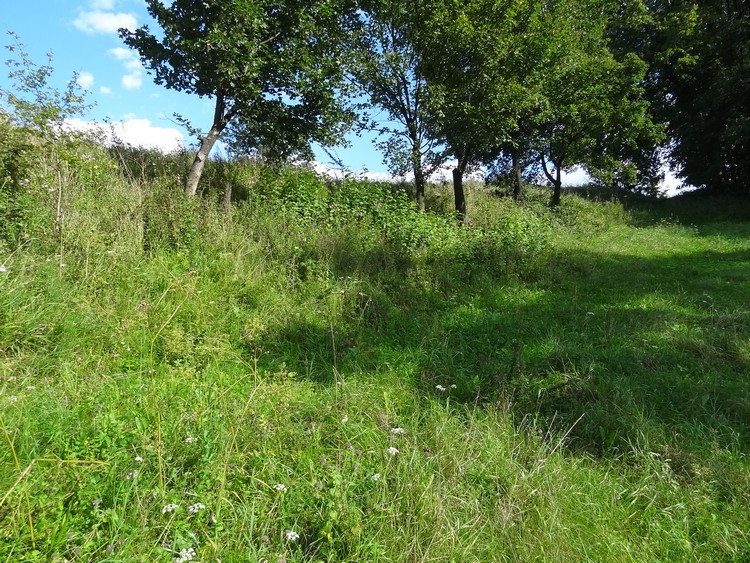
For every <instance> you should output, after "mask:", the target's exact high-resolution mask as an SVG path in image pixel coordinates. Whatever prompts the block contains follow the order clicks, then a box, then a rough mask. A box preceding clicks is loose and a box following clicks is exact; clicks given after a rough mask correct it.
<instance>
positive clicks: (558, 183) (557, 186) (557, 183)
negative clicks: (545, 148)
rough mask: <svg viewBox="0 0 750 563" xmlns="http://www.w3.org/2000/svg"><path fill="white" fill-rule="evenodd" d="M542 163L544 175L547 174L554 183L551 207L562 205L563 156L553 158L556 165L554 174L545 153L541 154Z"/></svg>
mask: <svg viewBox="0 0 750 563" xmlns="http://www.w3.org/2000/svg"><path fill="white" fill-rule="evenodd" d="M540 160H541V163H542V170H543V171H544V175H545V176H547V179H548V180H549V181H550V183H551V184H552V188H553V191H552V199H551V200H550V202H549V204H550V207H557V206H558V205H560V195H561V193H562V167H563V158H560V159H559V160H557V161H556V160H554V159H552V164H554V166H555V175H554V176H553V175H552V173H551V172H550V171H549V169H548V168H547V159H546V158H544V155H541V157H540Z"/></svg>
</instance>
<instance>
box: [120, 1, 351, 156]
mask: <svg viewBox="0 0 750 563" xmlns="http://www.w3.org/2000/svg"><path fill="white" fill-rule="evenodd" d="M147 4H148V10H149V13H150V14H151V15H152V16H153V17H154V19H155V20H156V21H157V22H158V24H159V26H160V27H161V29H162V33H161V35H160V36H159V37H157V36H156V35H154V34H153V33H151V31H150V30H149V28H148V26H143V27H141V28H139V29H137V30H135V31H129V30H126V29H121V30H120V35H121V37H122V38H123V40H124V41H125V43H126V44H127V45H128V46H130V47H132V48H135V49H137V50H138V51H139V53H140V55H141V60H142V62H143V64H144V65H145V66H146V67H147V68H148V69H150V70H151V71H152V72H153V74H154V79H155V81H156V82H157V83H158V84H163V85H164V86H166V87H167V88H171V89H174V90H180V91H184V92H188V93H194V94H198V95H199V96H210V97H214V98H217V99H220V100H222V102H223V107H222V108H221V109H222V110H223V111H222V112H221V113H222V116H221V117H222V118H223V122H222V123H221V124H220V125H221V128H223V126H225V125H227V124H228V123H230V122H231V121H232V120H233V119H234V118H237V119H236V122H237V124H236V126H235V129H234V133H235V143H234V146H235V147H236V148H238V149H239V148H242V149H244V150H259V149H260V148H261V147H260V146H259V145H261V144H262V145H263V146H272V147H274V149H273V150H274V151H275V152H276V153H279V154H283V153H286V152H293V151H295V150H301V149H303V148H304V147H306V146H307V145H308V144H309V142H310V141H311V140H313V139H314V140H318V141H321V142H326V141H328V142H330V141H332V140H333V136H334V133H333V132H332V129H334V130H335V128H336V126H337V125H338V124H339V123H340V122H341V118H342V117H343V115H344V114H343V113H342V110H341V107H340V103H339V100H338V98H337V97H336V90H337V88H338V87H339V85H340V83H341V80H342V72H343V71H342V61H341V57H340V45H341V42H342V40H343V39H344V38H345V37H346V34H347V30H348V29H349V26H350V25H351V22H352V21H353V19H352V18H353V17H354V14H353V10H352V5H351V3H350V2H348V0H315V1H313V2H310V1H307V0H305V1H302V0H236V1H233V2H223V1H218V0H206V1H203V2H195V1H192V0H176V1H175V2H172V3H171V4H169V5H165V4H164V3H162V2H160V1H157V0H148V1H147ZM215 125H217V123H216V120H215ZM302 140H304V142H302ZM287 144H288V146H287ZM282 147H284V148H283V149H282Z"/></svg>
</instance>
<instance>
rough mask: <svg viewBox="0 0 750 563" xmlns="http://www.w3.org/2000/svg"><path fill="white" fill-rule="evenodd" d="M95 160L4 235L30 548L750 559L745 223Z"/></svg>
mask: <svg viewBox="0 0 750 563" xmlns="http://www.w3.org/2000/svg"><path fill="white" fill-rule="evenodd" d="M136 156H137V155H136ZM130 157H133V155H130ZM144 158H145V157H144ZM121 160H123V159H121ZM77 162H78V165H77V166H78V167H77V168H72V169H69V170H67V169H66V173H65V174H59V175H57V174H55V175H52V173H51V171H50V170H52V169H48V170H47V173H48V174H50V177H51V178H53V179H54V178H58V181H59V182H60V183H57V184H51V185H52V186H53V188H52V189H53V190H55V189H56V190H60V189H62V190H63V191H62V200H61V201H62V210H63V221H62V223H61V225H60V226H59V228H57V229H55V230H53V229H52V228H49V229H48V230H44V229H41V228H40V229H39V230H38V231H34V232H36V233H37V234H36V235H35V236H36V238H35V239H34V240H32V242H31V243H29V244H27V245H26V246H25V247H19V248H18V249H16V250H11V248H12V247H11V246H10V245H6V246H3V247H0V264H3V265H4V266H5V268H6V269H7V271H6V272H3V273H0V428H2V432H1V433H0V439H2V441H3V447H2V448H0V556H1V557H2V558H3V559H4V560H7V561H49V560H59V561H62V560H70V561H89V560H96V561H179V560H181V561H187V560H190V559H191V558H195V560H201V561H213V560H218V559H220V560H222V561H282V560H284V561H290V562H291V561H455V560H459V559H464V560H471V561H505V560H508V561H529V560H540V561H579V560H592V561H692V560H696V561H708V560H710V561H742V560H746V559H748V558H750V537H749V536H748V525H747V524H748V518H747V506H748V505H750V463H748V459H747V454H748V445H749V440H748V439H749V438H750V402H749V400H748V397H749V396H750V394H749V393H748V391H750V380H749V379H748V377H749V376H750V303H748V301H747V295H748V292H747V290H748V287H750V224H749V223H748V222H747V221H746V215H743V213H744V211H743V210H742V206H745V209H746V205H747V204H746V203H744V202H735V203H734V205H727V204H726V202H719V203H716V209H715V210H714V211H712V209H711V203H710V201H702V202H701V203H700V205H699V206H698V207H700V208H701V212H698V211H697V210H696V207H697V206H696V205H694V204H692V203H690V201H685V202H680V201H677V202H652V203H649V204H643V203H637V204H633V205H632V206H629V207H628V208H627V209H624V208H623V207H622V206H621V205H619V204H614V203H597V202H592V201H588V200H585V199H582V198H580V197H578V196H574V195H569V196H568V197H565V198H564V199H563V204H562V206H561V208H560V209H559V210H550V209H548V208H547V207H546V205H545V200H546V198H547V195H548V194H545V193H544V192H542V191H535V190H531V192H530V194H529V197H528V199H527V201H526V203H525V204H524V205H523V206H519V205H516V204H515V203H513V202H511V201H509V200H507V199H503V198H497V197H494V196H490V195H489V194H486V193H484V192H483V191H482V190H481V189H474V190H472V191H471V193H470V200H469V205H470V209H471V210H472V212H473V215H472V221H473V224H472V227H470V228H468V229H460V228H458V227H456V226H455V225H453V223H452V222H451V220H450V219H449V218H448V217H446V216H443V215H441V211H440V210H441V209H443V208H444V207H445V203H444V202H445V197H446V196H445V194H443V193H442V192H441V191H439V190H438V188H433V191H432V194H431V197H432V200H431V205H432V208H433V209H434V210H436V211H434V212H432V213H428V214H426V215H420V214H417V213H415V212H413V211H411V208H410V207H409V206H408V205H406V204H405V203H404V202H402V201H401V200H400V199H399V198H398V196H391V195H388V193H389V192H388V191H387V190H386V191H382V190H381V188H379V187H377V186H372V185H369V184H360V183H349V184H345V185H344V186H343V187H341V186H340V187H338V188H336V187H331V188H326V187H325V186H324V185H322V184H320V183H318V182H317V180H315V179H313V178H311V177H310V176H307V175H304V174H300V173H298V172H285V173H282V174H281V175H274V174H270V173H257V172H254V173H252V174H250V173H248V174H246V175H247V176H252V177H253V178H254V184H253V185H252V189H250V190H249V194H250V195H251V196H252V197H251V198H250V199H249V200H247V201H245V202H239V203H237V205H236V206H235V208H234V209H233V212H232V216H231V217H227V216H225V215H224V214H222V213H221V212H220V211H219V210H218V209H219V207H218V206H215V205H214V204H213V203H211V202H212V201H213V200H214V199H217V200H218V199H220V196H217V197H216V198H213V196H212V195H211V194H208V195H207V196H205V197H204V201H203V203H201V204H198V205H196V204H195V203H194V202H184V201H182V200H181V199H180V198H179V197H178V196H177V195H174V192H173V191H170V190H169V189H168V186H169V180H168V179H167V178H161V179H160V178H159V177H158V176H156V177H154V178H149V179H148V182H147V183H145V184H144V183H143V182H140V181H139V179H138V178H134V177H132V172H130V171H129V169H125V171H123V166H124V164H122V163H118V162H117V161H111V160H108V157H107V156H106V155H103V154H99V153H97V154H96V155H95V157H93V158H92V159H91V160H87V159H85V158H81V159H80V161H77ZM123 162H124V160H123ZM52 171H53V170H52ZM44 173H45V169H44V168H42V169H40V171H39V172H38V174H39V175H40V177H43V176H44ZM50 181H52V180H50ZM40 182H41V180H40ZM103 189H106V192H104V193H107V194H108V197H107V198H106V199H103V198H102V197H101V193H103V192H102V191H101V190H103ZM245 189H246V190H247V186H246V185H245ZM45 192H46V189H45ZM378 194H380V195H378ZM57 195H58V193H57V192H54V191H51V192H50V195H49V199H45V197H46V196H45V197H42V198H41V199H40V201H41V203H40V204H39V205H40V207H39V208H38V209H37V211H36V212H37V215H36V216H37V217H40V219H39V221H38V222H36V223H34V224H35V225H36V224H44V217H45V213H47V215H46V216H47V217H48V216H51V215H50V214H54V212H55V209H56V200H57ZM691 197H695V196H691ZM327 198H328V199H327ZM394 198H395V199H394ZM48 202H49V203H48ZM45 210H47V211H45ZM185 218H187V220H186V219H185ZM48 224H49V223H48ZM61 264H65V266H62V265H61ZM282 485H283V486H282ZM290 532H294V534H290ZM295 534H296V535H297V537H295ZM190 550H192V551H190Z"/></svg>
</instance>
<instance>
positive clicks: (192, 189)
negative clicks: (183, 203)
mask: <svg viewBox="0 0 750 563" xmlns="http://www.w3.org/2000/svg"><path fill="white" fill-rule="evenodd" d="M235 114H236V108H235V107H230V108H229V109H227V103H226V100H225V98H224V93H223V92H221V91H219V92H218V93H217V94H216V104H215V106H214V122H213V124H212V125H211V129H210V130H209V132H208V135H206V136H205V137H202V138H201V144H200V146H199V147H198V152H197V153H195V159H193V164H192V166H190V172H188V175H187V178H186V179H185V195H187V196H188V197H193V196H194V195H195V193H196V192H197V191H198V183H199V182H200V181H201V175H202V174H203V167H204V166H205V165H206V160H208V155H209V154H211V149H213V148H214V145H215V144H216V141H218V140H219V135H221V132H222V131H224V129H225V128H226V126H227V125H228V124H229V122H230V121H231V120H232V118H233V117H234V116H235Z"/></svg>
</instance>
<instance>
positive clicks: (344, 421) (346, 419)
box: [341, 415, 349, 424]
mask: <svg viewBox="0 0 750 563" xmlns="http://www.w3.org/2000/svg"><path fill="white" fill-rule="evenodd" d="M347 422H349V417H348V416H346V415H344V418H342V419H341V424H346V423H347Z"/></svg>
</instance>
